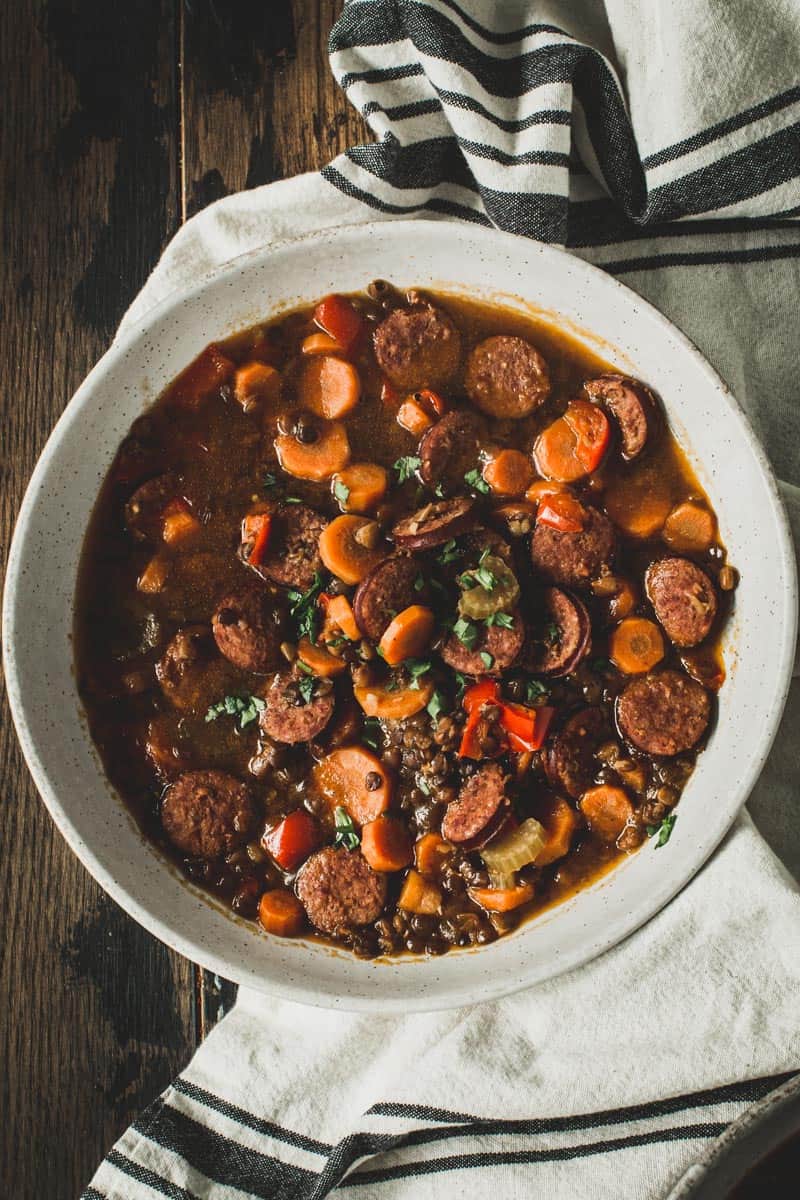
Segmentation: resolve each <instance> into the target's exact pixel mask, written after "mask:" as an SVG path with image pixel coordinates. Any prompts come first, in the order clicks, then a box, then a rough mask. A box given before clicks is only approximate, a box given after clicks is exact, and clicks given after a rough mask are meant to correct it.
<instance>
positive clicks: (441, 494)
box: [433, 483, 444, 500]
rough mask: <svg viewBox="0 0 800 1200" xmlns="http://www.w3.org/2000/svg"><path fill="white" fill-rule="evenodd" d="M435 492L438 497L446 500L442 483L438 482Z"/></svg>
mask: <svg viewBox="0 0 800 1200" xmlns="http://www.w3.org/2000/svg"><path fill="white" fill-rule="evenodd" d="M433 494H434V496H436V497H437V499H439V500H444V488H443V487H442V485H441V483H437V485H436V487H435V488H434V489H433Z"/></svg>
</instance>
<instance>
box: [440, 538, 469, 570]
mask: <svg viewBox="0 0 800 1200" xmlns="http://www.w3.org/2000/svg"><path fill="white" fill-rule="evenodd" d="M463 553H464V551H463V550H462V548H461V547H460V546H457V545H456V539H455V538H450V541H449V542H445V544H444V545H443V546H442V562H443V563H444V564H445V565H446V564H447V563H451V562H455V561H456V559H457V558H461V555H462V554H463Z"/></svg>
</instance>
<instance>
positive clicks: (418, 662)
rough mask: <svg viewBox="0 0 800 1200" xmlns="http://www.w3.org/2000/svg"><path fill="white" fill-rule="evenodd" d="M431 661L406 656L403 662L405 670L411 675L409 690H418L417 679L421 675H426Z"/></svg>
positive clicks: (418, 679)
mask: <svg viewBox="0 0 800 1200" xmlns="http://www.w3.org/2000/svg"><path fill="white" fill-rule="evenodd" d="M431 665H432V664H431V663H430V662H426V661H425V660H424V659H421V658H407V659H406V660H405V662H404V663H403V666H404V667H405V669H406V671H408V674H409V675H410V676H411V680H412V683H411V690H412V691H414V690H416V691H419V681H420V679H421V677H422V676H423V675H427V673H428V671H430V669H431Z"/></svg>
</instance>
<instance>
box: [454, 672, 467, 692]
mask: <svg viewBox="0 0 800 1200" xmlns="http://www.w3.org/2000/svg"><path fill="white" fill-rule="evenodd" d="M453 678H454V679H455V681H456V698H457V699H460V697H461V696H462V695H463V694H464V692H465V691H466V690H467V677H466V675H462V674H461V672H460V671H453Z"/></svg>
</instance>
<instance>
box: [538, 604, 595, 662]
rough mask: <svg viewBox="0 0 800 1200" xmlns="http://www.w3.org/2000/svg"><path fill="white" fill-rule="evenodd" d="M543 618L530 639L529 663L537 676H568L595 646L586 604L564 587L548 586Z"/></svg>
mask: <svg viewBox="0 0 800 1200" xmlns="http://www.w3.org/2000/svg"><path fill="white" fill-rule="evenodd" d="M542 599H543V600H544V614H543V620H542V621H541V622H540V626H539V628H538V629H537V630H536V631H535V634H536V635H538V636H534V637H532V638H530V639H529V649H528V653H527V656H526V666H527V668H528V670H529V671H532V672H533V673H534V674H535V675H553V676H558V675H568V674H569V672H570V671H574V670H575V668H576V667H577V666H578V664H579V663H580V662H582V661H583V659H584V658H585V657H586V655H587V654H588V653H589V651H590V650H591V648H592V623H591V621H590V619H589V614H588V612H587V611H586V605H585V604H584V603H583V602H582V601H581V600H579V599H578V597H577V596H571V595H570V594H569V592H564V591H562V590H561V588H546V589H545V592H544V595H543V597H542Z"/></svg>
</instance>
